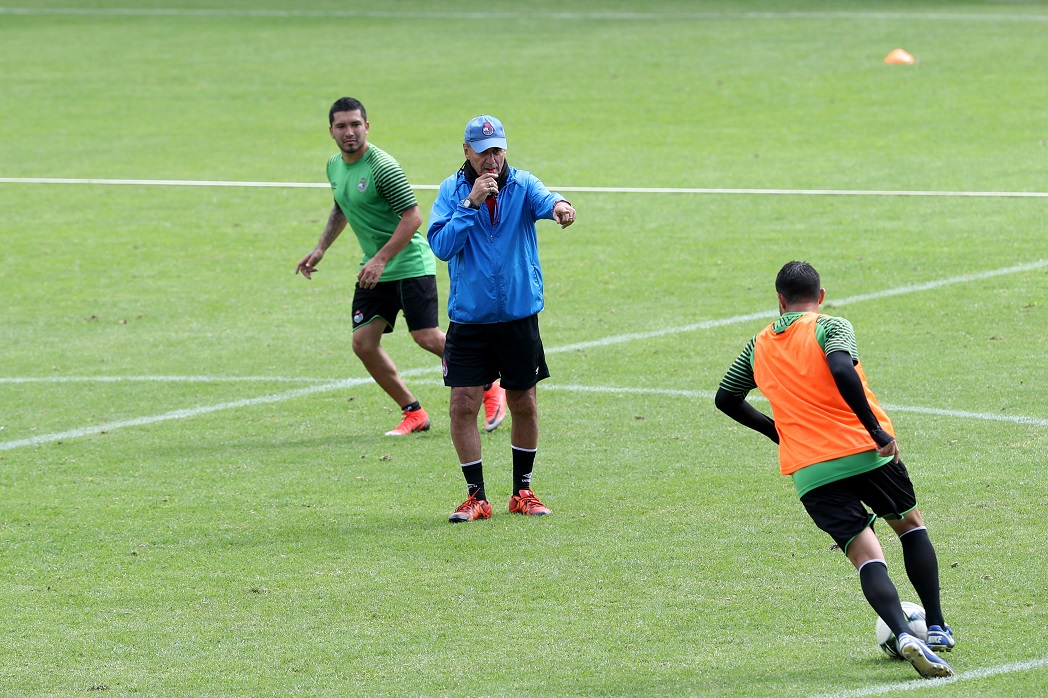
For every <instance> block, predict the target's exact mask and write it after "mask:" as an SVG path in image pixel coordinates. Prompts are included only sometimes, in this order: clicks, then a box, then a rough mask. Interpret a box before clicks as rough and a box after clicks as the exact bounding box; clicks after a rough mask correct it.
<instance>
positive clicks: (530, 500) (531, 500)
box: [517, 490, 544, 512]
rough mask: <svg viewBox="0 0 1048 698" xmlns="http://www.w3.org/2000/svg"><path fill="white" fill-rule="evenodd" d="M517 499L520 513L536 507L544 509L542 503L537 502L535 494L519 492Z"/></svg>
mask: <svg viewBox="0 0 1048 698" xmlns="http://www.w3.org/2000/svg"><path fill="white" fill-rule="evenodd" d="M517 497H518V502H519V504H518V506H519V507H520V509H521V510H522V511H526V512H527V511H531V510H532V509H535V508H536V507H544V505H543V504H542V502H540V501H539V498H538V497H536V496H535V493H534V492H532V491H531V490H521V494H518V495H517Z"/></svg>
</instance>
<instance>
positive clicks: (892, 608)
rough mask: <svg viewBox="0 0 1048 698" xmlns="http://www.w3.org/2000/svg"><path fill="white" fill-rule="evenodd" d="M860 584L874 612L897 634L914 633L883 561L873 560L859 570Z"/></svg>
mask: <svg viewBox="0 0 1048 698" xmlns="http://www.w3.org/2000/svg"><path fill="white" fill-rule="evenodd" d="M859 583H860V584H861V585H862V595H863V596H865V597H866V601H867V602H868V603H869V604H870V606H872V607H873V610H874V611H875V612H876V613H877V615H879V616H880V617H881V618H882V619H884V622H885V623H886V624H887V625H888V627H889V628H891V631H892V632H893V633H895V637H898V636H899V633H913V630H911V629H910V625H909V623H907V622H906V614H905V613H903V611H902V604H901V603H900V602H899V591H898V590H897V589H896V588H895V585H894V584H892V580H891V578H890V577H889V576H888V566H887V565H885V564H884V562H882V561H881V560H871V561H870V562H867V563H866V564H864V565H863V566H862V569H860V570H859Z"/></svg>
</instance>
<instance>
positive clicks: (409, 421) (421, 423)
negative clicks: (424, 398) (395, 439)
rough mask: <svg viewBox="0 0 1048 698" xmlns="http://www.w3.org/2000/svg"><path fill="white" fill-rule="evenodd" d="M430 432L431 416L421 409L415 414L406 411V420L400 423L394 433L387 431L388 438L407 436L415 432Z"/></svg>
mask: <svg viewBox="0 0 1048 698" xmlns="http://www.w3.org/2000/svg"><path fill="white" fill-rule="evenodd" d="M428 430H429V415H428V414H426V410H424V409H422V408H419V409H417V410H415V411H414V412H408V411H407V410H405V411H404V419H402V420H401V421H400V424H398V425H397V428H396V429H394V430H393V431H387V432H386V436H406V435H407V434H410V433H411V432H413V431H428Z"/></svg>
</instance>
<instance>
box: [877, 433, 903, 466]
mask: <svg viewBox="0 0 1048 698" xmlns="http://www.w3.org/2000/svg"><path fill="white" fill-rule="evenodd" d="M877 455H879V456H884V457H887V456H891V457H892V462H893V463H894V462H897V461H898V460H899V444H898V442H896V441H895V439H892V440H891V441H889V442H888V443H886V444H884V445H883V446H878V447H877Z"/></svg>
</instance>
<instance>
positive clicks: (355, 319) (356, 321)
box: [353, 310, 364, 325]
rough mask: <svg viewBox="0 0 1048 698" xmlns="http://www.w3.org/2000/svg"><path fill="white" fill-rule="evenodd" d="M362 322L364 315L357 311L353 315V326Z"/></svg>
mask: <svg viewBox="0 0 1048 698" xmlns="http://www.w3.org/2000/svg"><path fill="white" fill-rule="evenodd" d="M362 322H364V313H362V312H360V311H359V310H358V311H357V312H355V313H353V324H354V325H359V324H360V323H362Z"/></svg>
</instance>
